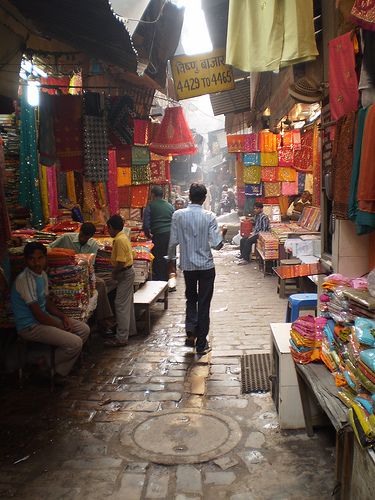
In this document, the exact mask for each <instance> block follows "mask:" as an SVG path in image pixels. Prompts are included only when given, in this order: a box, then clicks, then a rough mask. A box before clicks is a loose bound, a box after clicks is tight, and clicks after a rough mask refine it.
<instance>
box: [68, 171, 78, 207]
mask: <svg viewBox="0 0 375 500" xmlns="http://www.w3.org/2000/svg"><path fill="white" fill-rule="evenodd" d="M66 188H67V192H68V198H69V200H70V201H71V202H72V203H77V195H76V186H75V181H74V172H73V170H70V171H69V172H67V173H66Z"/></svg>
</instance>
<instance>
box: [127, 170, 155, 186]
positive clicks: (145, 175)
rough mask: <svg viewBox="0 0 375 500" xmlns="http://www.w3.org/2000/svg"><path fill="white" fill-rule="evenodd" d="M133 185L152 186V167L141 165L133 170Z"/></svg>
mask: <svg viewBox="0 0 375 500" xmlns="http://www.w3.org/2000/svg"><path fill="white" fill-rule="evenodd" d="M131 174H132V185H133V186H139V185H141V184H150V181H151V176H150V167H149V165H139V166H138V167H132V168H131Z"/></svg>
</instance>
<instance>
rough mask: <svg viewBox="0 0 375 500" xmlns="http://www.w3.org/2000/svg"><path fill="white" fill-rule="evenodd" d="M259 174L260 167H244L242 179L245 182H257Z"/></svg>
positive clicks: (258, 181)
mask: <svg viewBox="0 0 375 500" xmlns="http://www.w3.org/2000/svg"><path fill="white" fill-rule="evenodd" d="M260 176H261V167H259V166H253V167H244V169H243V180H244V183H245V184H259V183H260Z"/></svg>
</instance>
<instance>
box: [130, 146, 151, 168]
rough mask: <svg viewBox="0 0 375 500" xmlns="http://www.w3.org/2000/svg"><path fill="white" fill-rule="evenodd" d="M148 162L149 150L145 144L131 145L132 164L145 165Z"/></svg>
mask: <svg viewBox="0 0 375 500" xmlns="http://www.w3.org/2000/svg"><path fill="white" fill-rule="evenodd" d="M149 162H150V150H149V149H148V147H145V146H132V166H135V165H147V164H148V163H149Z"/></svg>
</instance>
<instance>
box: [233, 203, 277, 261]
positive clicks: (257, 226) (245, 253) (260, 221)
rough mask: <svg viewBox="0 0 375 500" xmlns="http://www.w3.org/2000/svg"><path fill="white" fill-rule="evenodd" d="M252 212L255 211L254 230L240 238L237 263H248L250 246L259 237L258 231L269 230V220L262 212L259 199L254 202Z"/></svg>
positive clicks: (261, 204)
mask: <svg viewBox="0 0 375 500" xmlns="http://www.w3.org/2000/svg"><path fill="white" fill-rule="evenodd" d="M254 212H255V221H254V230H253V232H252V233H251V235H250V236H248V237H247V236H246V237H244V238H241V241H240V255H239V256H238V258H240V259H241V260H240V262H238V264H239V265H241V264H248V263H249V261H250V254H251V247H252V246H253V244H254V243H256V242H257V239H258V238H259V233H264V232H268V231H270V230H271V227H270V220H269V218H268V217H267V215H266V214H264V213H263V203H260V202H259V201H257V202H255V204H254Z"/></svg>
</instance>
